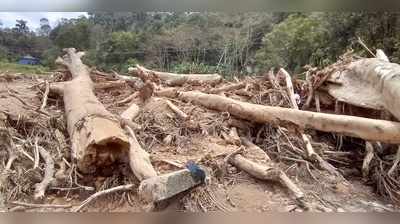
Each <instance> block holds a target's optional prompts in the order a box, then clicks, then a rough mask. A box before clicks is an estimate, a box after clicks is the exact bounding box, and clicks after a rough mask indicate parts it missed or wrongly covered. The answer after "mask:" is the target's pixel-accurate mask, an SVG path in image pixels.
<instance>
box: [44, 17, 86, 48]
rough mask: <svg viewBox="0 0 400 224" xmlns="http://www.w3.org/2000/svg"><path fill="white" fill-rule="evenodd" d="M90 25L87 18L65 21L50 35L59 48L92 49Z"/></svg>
mask: <svg viewBox="0 0 400 224" xmlns="http://www.w3.org/2000/svg"><path fill="white" fill-rule="evenodd" d="M89 37H90V23H89V20H88V19H87V18H85V17H82V18H79V19H71V20H64V21H63V22H61V23H60V24H59V25H58V26H57V27H55V28H54V29H53V30H52V31H51V33H50V39H51V40H52V41H54V44H55V45H56V46H57V47H58V48H61V49H62V48H69V47H74V48H76V49H79V50H88V49H89V48H90V41H89Z"/></svg>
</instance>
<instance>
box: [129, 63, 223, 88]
mask: <svg viewBox="0 0 400 224" xmlns="http://www.w3.org/2000/svg"><path fill="white" fill-rule="evenodd" d="M128 70H129V72H131V73H136V74H137V75H138V76H139V77H140V78H141V79H142V80H143V81H145V80H149V79H152V76H155V78H158V79H160V80H162V81H165V82H166V83H167V84H169V85H182V84H184V83H188V84H202V83H205V84H217V83H219V82H221V81H222V76H220V75H218V74H176V73H169V72H159V71H154V70H150V69H147V68H145V67H143V66H140V65H136V68H129V69H128Z"/></svg>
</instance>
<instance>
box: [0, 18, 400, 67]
mask: <svg viewBox="0 0 400 224" xmlns="http://www.w3.org/2000/svg"><path fill="white" fill-rule="evenodd" d="M0 19H1V18H0ZM16 19H18V18H16ZM399 22H400V19H399V13H397V12H379V13H369V12H368V13H360V12H357V13H355V12H354V13H350V12H336V13H333V12H327V13H321V12H318V13H317V12H315V13H260V12H258V13H238V14H227V13H211V12H209V13H168V12H147V13H145V12H142V13H134V12H123V13H107V12H101V13H98V12H93V13H89V16H88V17H87V18H86V17H80V18H75V19H62V20H61V21H60V22H59V24H58V25H57V26H56V27H50V26H49V23H48V20H47V19H46V18H43V19H42V20H41V27H40V28H39V29H38V30H36V31H35V32H33V31H32V30H30V28H29V24H27V22H26V21H23V20H16V25H15V27H13V28H5V29H0V60H3V61H5V60H6V61H11V62H12V61H16V60H17V59H18V57H20V56H22V55H27V54H29V55H32V56H35V57H39V58H41V61H42V63H43V64H44V65H46V66H49V67H53V66H54V60H55V58H56V56H58V55H60V54H61V49H62V48H66V47H75V48H78V49H79V50H84V51H87V56H86V57H85V62H86V63H88V64H90V65H92V66H96V67H98V68H100V69H104V70H111V69H113V70H118V71H126V69H127V67H128V66H131V65H134V64H136V63H142V64H144V65H146V66H147V67H150V68H154V69H159V70H170V71H175V72H219V73H222V74H226V75H232V74H248V73H255V72H263V71H265V70H267V69H269V68H271V67H281V66H282V67H285V68H287V69H288V70H290V71H292V72H301V71H302V68H303V66H304V65H307V64H310V65H312V66H324V65H327V64H329V63H332V62H334V61H336V60H337V57H338V56H339V55H341V54H343V53H344V52H345V51H346V50H349V49H353V50H354V51H356V52H358V53H360V54H361V55H364V56H369V55H368V53H367V52H366V50H365V49H364V48H362V47H361V46H360V45H359V44H358V43H357V39H358V37H360V38H361V39H362V40H363V41H364V42H365V43H366V45H368V46H369V47H370V48H372V49H375V48H381V49H383V50H384V51H385V52H386V53H387V55H389V57H390V59H391V61H393V62H399V61H400V32H399V31H400V30H399V29H400V24H399Z"/></svg>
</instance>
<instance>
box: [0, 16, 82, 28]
mask: <svg viewBox="0 0 400 224" xmlns="http://www.w3.org/2000/svg"><path fill="white" fill-rule="evenodd" d="M81 15H84V16H87V13H86V12H0V21H1V22H2V23H3V28H6V27H14V26H15V23H16V21H15V20H17V19H23V20H26V21H28V24H27V25H28V27H29V28H30V29H31V30H35V29H37V28H39V26H40V19H41V18H47V19H49V22H50V26H51V27H55V26H56V25H57V22H58V21H59V20H60V19H61V18H67V19H70V18H78V17H79V16H81Z"/></svg>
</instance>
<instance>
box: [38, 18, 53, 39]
mask: <svg viewBox="0 0 400 224" xmlns="http://www.w3.org/2000/svg"><path fill="white" fill-rule="evenodd" d="M50 32H51V26H50V22H49V20H48V19H47V18H41V19H40V28H39V32H38V33H39V35H40V36H49V34H50Z"/></svg>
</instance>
